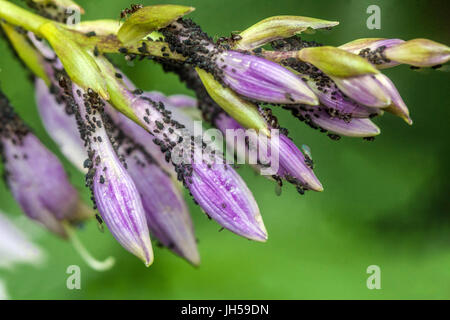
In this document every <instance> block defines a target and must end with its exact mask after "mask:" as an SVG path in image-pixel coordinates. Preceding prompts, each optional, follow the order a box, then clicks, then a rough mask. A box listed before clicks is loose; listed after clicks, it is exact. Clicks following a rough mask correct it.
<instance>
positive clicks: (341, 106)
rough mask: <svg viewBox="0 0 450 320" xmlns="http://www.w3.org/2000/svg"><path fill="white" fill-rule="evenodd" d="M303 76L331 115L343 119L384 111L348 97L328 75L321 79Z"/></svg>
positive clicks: (370, 115) (363, 116)
mask: <svg viewBox="0 0 450 320" xmlns="http://www.w3.org/2000/svg"><path fill="white" fill-rule="evenodd" d="M302 78H303V79H305V80H306V81H307V83H308V86H309V87H310V88H311V89H312V90H313V91H314V93H315V94H316V95H317V97H318V98H319V101H320V104H321V106H322V108H325V109H327V110H328V112H329V114H330V116H334V117H338V118H342V119H350V118H369V117H374V116H376V115H379V114H381V113H382V111H381V110H380V109H378V108H371V107H366V106H364V105H360V104H358V103H356V102H355V101H353V100H352V99H350V98H348V97H347V96H346V95H345V94H344V93H343V92H342V91H341V90H339V88H338V87H337V86H336V84H335V83H334V82H333V81H332V80H331V79H330V78H328V77H323V78H322V79H321V80H320V81H317V80H313V79H311V78H309V77H308V76H302Z"/></svg>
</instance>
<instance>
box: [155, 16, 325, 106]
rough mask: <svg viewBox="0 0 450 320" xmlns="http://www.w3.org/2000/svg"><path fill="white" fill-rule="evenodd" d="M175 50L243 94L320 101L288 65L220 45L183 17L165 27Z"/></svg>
mask: <svg viewBox="0 0 450 320" xmlns="http://www.w3.org/2000/svg"><path fill="white" fill-rule="evenodd" d="M162 33H163V34H164V36H165V40H166V41H167V42H168V43H169V47H170V48H171V50H172V51H177V52H179V53H181V54H183V55H185V56H188V57H189V59H188V60H189V61H188V62H191V63H192V64H194V65H196V66H198V67H200V68H202V69H204V70H206V71H208V72H210V73H211V74H213V75H214V76H215V78H216V79H217V80H219V81H221V82H222V83H223V84H224V85H226V86H229V87H230V88H231V89H233V90H234V91H235V92H237V93H238V94H240V95H242V96H243V97H245V98H247V99H250V100H256V101H262V102H269V103H304V104H311V105H317V104H318V100H317V97H316V96H315V95H314V93H313V92H312V91H311V90H310V89H309V88H308V87H307V86H306V85H305V84H304V83H302V81H300V80H299V79H298V78H297V77H296V76H295V75H294V74H293V73H292V72H291V71H289V70H287V69H286V68H284V67H282V66H280V65H278V64H276V63H274V62H271V61H269V60H266V59H264V58H261V57H257V56H254V55H249V54H243V53H240V52H237V51H233V50H224V48H223V47H220V46H217V45H215V44H214V43H213V42H212V39H211V38H210V37H209V36H208V35H207V34H206V33H204V32H203V31H201V29H200V27H199V26H198V25H196V24H195V23H193V22H192V21H190V20H183V19H180V20H178V21H177V22H174V23H172V24H171V25H170V26H169V27H167V28H165V29H164V30H162Z"/></svg>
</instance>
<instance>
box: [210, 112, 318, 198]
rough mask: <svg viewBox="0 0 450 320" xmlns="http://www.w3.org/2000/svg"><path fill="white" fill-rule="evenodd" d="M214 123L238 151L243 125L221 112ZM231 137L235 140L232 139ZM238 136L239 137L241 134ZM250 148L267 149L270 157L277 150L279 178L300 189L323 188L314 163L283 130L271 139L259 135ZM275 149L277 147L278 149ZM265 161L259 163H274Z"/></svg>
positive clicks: (265, 164)
mask: <svg viewBox="0 0 450 320" xmlns="http://www.w3.org/2000/svg"><path fill="white" fill-rule="evenodd" d="M214 125H215V126H217V128H219V130H221V131H222V132H223V133H224V134H225V135H226V137H227V144H228V145H231V146H232V147H233V149H234V150H235V151H236V152H238V151H239V147H238V146H237V145H236V142H235V141H234V137H235V134H239V133H242V135H243V136H245V131H244V130H243V128H242V126H240V125H239V124H238V123H237V122H236V121H235V120H234V119H233V118H231V117H230V116H228V115H226V114H225V113H221V114H220V115H218V116H217V117H216V118H215V120H214ZM233 132H234V134H233ZM229 137H231V138H232V139H233V141H230V139H229ZM237 138H239V136H238V137H237ZM241 138H242V137H241ZM258 138H259V139H258ZM249 140H251V138H249ZM249 148H251V149H256V148H258V149H260V150H261V149H263V150H267V151H268V154H267V155H265V156H267V157H268V158H270V156H271V153H273V152H276V153H277V155H278V157H276V159H272V160H275V161H278V165H277V170H276V172H274V173H273V176H277V177H278V178H281V179H285V180H287V181H288V182H291V183H293V184H295V185H297V186H298V188H300V189H299V191H302V192H303V190H304V189H306V190H314V191H322V190H323V187H322V184H321V183H320V181H319V179H317V177H316V176H315V174H314V172H313V170H312V163H311V162H308V161H307V160H306V159H305V156H304V155H303V153H302V152H301V151H300V150H299V149H298V148H297V146H296V145H295V144H294V143H293V142H292V140H291V139H289V138H288V137H287V136H286V135H285V134H284V133H283V132H281V133H280V134H279V138H278V139H273V137H272V138H269V141H267V139H261V137H257V138H256V141H250V142H249V143H248V144H247V151H245V152H248V149H249ZM274 149H276V151H275V150H274ZM238 156H239V155H238ZM258 156H259V157H261V156H262V155H261V152H258ZM265 162H267V161H266V159H264V160H263V159H258V163H264V166H265V167H268V166H273V165H274V164H272V163H265Z"/></svg>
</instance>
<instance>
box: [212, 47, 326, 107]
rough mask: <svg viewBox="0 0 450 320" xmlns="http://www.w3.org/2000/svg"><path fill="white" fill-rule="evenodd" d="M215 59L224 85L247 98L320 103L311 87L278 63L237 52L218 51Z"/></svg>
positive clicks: (280, 101) (311, 103)
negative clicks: (221, 73)
mask: <svg viewBox="0 0 450 320" xmlns="http://www.w3.org/2000/svg"><path fill="white" fill-rule="evenodd" d="M216 62H217V65H218V66H219V68H220V69H221V70H222V72H223V81H224V82H225V84H226V85H228V86H230V88H231V89H233V90H234V91H236V92H237V93H239V94H240V95H242V96H244V97H247V98H249V99H252V100H257V101H262V102H270V103H289V104H292V103H304V104H310V105H317V104H318V100H317V97H316V96H315V94H314V93H313V92H312V91H311V90H310V89H309V88H308V86H306V85H305V84H304V83H303V82H302V81H301V80H300V79H298V78H297V77H296V75H295V74H293V73H292V72H291V71H289V70H287V69H286V68H284V67H282V66H280V65H279V64H277V63H274V62H272V61H269V60H266V59H263V58H260V57H256V56H252V55H247V54H242V53H239V52H236V51H226V52H223V53H221V54H219V56H218V57H217V60H216Z"/></svg>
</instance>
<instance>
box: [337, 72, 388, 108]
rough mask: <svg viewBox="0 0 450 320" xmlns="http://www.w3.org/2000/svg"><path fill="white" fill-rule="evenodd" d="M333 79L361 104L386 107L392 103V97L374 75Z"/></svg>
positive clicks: (342, 89)
mask: <svg viewBox="0 0 450 320" xmlns="http://www.w3.org/2000/svg"><path fill="white" fill-rule="evenodd" d="M332 79H333V81H334V82H335V83H336V85H337V87H338V88H339V89H340V90H341V91H342V92H343V93H345V94H346V95H347V96H348V97H349V98H351V99H352V100H354V101H356V102H357V103H359V104H362V105H365V106H367V107H377V108H386V107H388V106H389V105H390V104H391V99H390V98H389V96H388V95H387V94H386V92H385V91H384V90H383V88H382V87H380V85H379V83H378V81H376V79H375V77H374V76H373V75H362V76H356V77H350V78H337V77H332Z"/></svg>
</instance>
